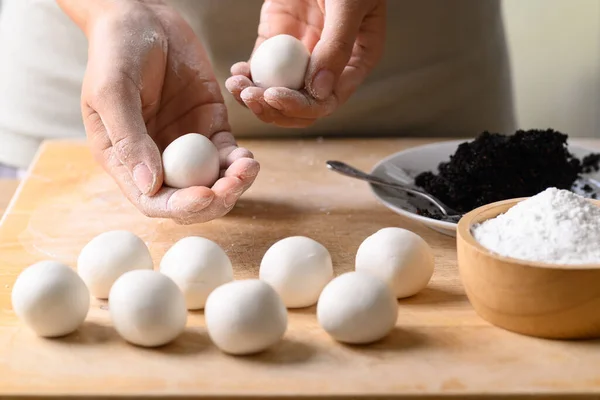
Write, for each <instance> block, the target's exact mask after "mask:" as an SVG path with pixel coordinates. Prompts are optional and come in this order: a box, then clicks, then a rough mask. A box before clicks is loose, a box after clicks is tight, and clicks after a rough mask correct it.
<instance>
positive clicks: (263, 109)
mask: <svg viewBox="0 0 600 400" xmlns="http://www.w3.org/2000/svg"><path fill="white" fill-rule="evenodd" d="M268 90H271V89H268ZM268 90H267V91H268ZM288 90H289V89H288ZM267 91H265V89H263V88H259V87H249V88H246V89H244V90H243V91H242V93H241V94H240V97H241V99H242V100H243V101H244V104H246V106H247V107H248V108H249V109H250V110H252V112H253V113H254V114H255V115H256V117H258V118H259V119H260V120H261V121H263V122H266V123H269V124H275V125H278V126H282V127H286V128H304V127H307V126H310V125H312V124H313V123H314V122H315V119H316V118H312V117H311V116H310V115H309V116H307V117H306V118H304V117H303V116H296V115H292V114H290V113H287V111H286V110H279V109H277V108H275V107H273V106H272V105H271V104H269V103H268V102H267V101H266V99H265V94H266V92H267ZM292 92H293V91H292ZM297 93H299V95H300V96H302V94H300V92H297ZM274 104H275V103H274ZM275 105H276V104H275ZM276 106H277V105H276Z"/></svg>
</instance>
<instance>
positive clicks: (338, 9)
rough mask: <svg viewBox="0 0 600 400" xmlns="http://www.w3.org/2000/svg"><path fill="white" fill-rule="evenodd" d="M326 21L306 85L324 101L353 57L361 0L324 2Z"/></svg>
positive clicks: (361, 11)
mask: <svg viewBox="0 0 600 400" xmlns="http://www.w3.org/2000/svg"><path fill="white" fill-rule="evenodd" d="M324 13H325V22H324V26H323V32H322V33H321V39H320V40H319V42H318V43H317V45H316V46H315V48H314V50H313V52H312V55H311V60H310V64H309V67H308V74H307V81H306V87H307V88H308V91H309V92H310V94H311V95H312V96H313V97H314V98H316V99H317V100H321V101H322V100H325V99H327V98H328V97H329V96H331V94H332V93H333V91H334V88H335V86H336V84H337V81H338V79H339V77H340V75H341V74H342V72H343V71H344V68H345V67H346V65H347V64H348V61H349V60H350V57H351V56H352V50H353V48H354V42H355V41H356V37H357V36H358V33H359V30H360V26H361V23H362V20H363V18H364V16H365V12H364V5H361V0H340V1H328V2H325V10H324Z"/></svg>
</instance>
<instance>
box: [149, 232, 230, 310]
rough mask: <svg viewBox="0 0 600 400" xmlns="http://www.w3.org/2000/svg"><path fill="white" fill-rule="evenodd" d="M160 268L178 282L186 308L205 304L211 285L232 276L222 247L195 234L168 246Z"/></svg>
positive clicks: (219, 284)
mask: <svg viewBox="0 0 600 400" xmlns="http://www.w3.org/2000/svg"><path fill="white" fill-rule="evenodd" d="M160 272H162V273H163V274H165V275H167V276H168V277H170V278H171V279H173V281H174V282H175V283H176V284H177V286H179V288H180V289H181V291H182V292H183V295H184V297H185V302H186V306H187V309H188V310H199V309H202V308H204V305H205V304H206V299H207V298H208V295H209V294H210V293H211V292H212V291H213V290H214V289H216V288H217V287H219V286H221V285H223V284H225V283H227V282H230V281H232V280H233V267H232V265H231V261H230V260H229V257H227V254H226V253H225V251H223V249H222V248H221V247H219V245H218V244H216V243H215V242H213V241H211V240H208V239H205V238H202V237H195V236H190V237H186V238H183V239H181V240H179V241H178V242H177V243H175V244H174V245H173V246H172V247H171V248H170V249H169V250H167V252H166V253H165V255H164V256H163V258H162V260H161V263H160Z"/></svg>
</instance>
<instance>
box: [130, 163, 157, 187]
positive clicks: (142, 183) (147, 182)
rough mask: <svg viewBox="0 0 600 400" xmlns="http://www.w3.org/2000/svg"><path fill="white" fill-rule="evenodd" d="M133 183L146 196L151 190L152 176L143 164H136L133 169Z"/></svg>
mask: <svg viewBox="0 0 600 400" xmlns="http://www.w3.org/2000/svg"><path fill="white" fill-rule="evenodd" d="M133 181H134V182H135V185H136V186H137V187H138V189H140V191H141V192H142V193H144V194H146V193H148V192H149V191H150V189H152V186H153V183H154V176H153V175H152V172H150V168H148V167H147V166H146V165H145V164H138V165H136V166H135V168H134V169H133Z"/></svg>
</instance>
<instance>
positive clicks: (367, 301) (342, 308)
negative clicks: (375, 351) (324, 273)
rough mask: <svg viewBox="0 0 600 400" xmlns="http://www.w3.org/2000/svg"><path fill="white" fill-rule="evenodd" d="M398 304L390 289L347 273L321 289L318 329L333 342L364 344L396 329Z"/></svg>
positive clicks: (363, 275)
mask: <svg viewBox="0 0 600 400" xmlns="http://www.w3.org/2000/svg"><path fill="white" fill-rule="evenodd" d="M397 317H398V303H397V301H396V298H395V296H394V294H393V293H392V291H391V289H390V287H389V286H388V285H387V284H386V283H385V282H384V281H382V280H381V279H379V278H377V277H375V276H374V275H372V274H369V273H367V272H347V273H345V274H342V275H340V276H338V277H337V278H335V279H334V280H332V281H331V282H330V283H329V284H328V285H327V286H326V287H325V289H323V292H322V293H321V296H320V297H319V303H318V304H317V319H318V321H319V324H320V325H321V327H322V328H323V329H324V330H325V331H326V332H327V333H328V334H329V335H331V336H332V337H333V338H334V339H335V340H337V341H339V342H343V343H348V344H368V343H372V342H376V341H378V340H380V339H382V338H384V337H385V336H387V335H388V334H389V333H390V332H391V330H392V329H393V328H394V326H395V325H396V319H397Z"/></svg>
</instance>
